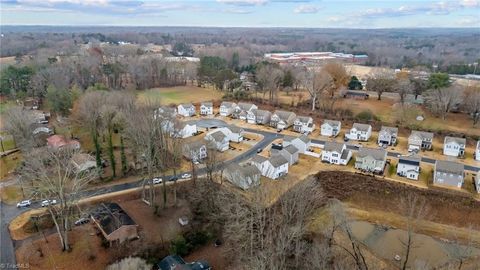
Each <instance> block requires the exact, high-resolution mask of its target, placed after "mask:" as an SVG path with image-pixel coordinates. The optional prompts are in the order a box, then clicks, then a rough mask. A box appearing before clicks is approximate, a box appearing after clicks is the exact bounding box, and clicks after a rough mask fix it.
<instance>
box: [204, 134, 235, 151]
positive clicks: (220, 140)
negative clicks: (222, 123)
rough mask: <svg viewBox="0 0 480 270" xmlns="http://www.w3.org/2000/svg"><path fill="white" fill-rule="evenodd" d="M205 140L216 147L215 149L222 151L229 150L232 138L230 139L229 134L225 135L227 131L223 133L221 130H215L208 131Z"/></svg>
mask: <svg viewBox="0 0 480 270" xmlns="http://www.w3.org/2000/svg"><path fill="white" fill-rule="evenodd" d="M205 140H207V141H208V142H209V143H211V144H212V145H213V146H214V147H215V149H217V150H218V151H220V152H224V151H227V150H228V148H229V147H230V144H229V142H230V140H229V139H228V137H227V135H225V133H223V132H222V131H221V130H215V131H212V132H210V133H208V134H207V135H206V136H205Z"/></svg>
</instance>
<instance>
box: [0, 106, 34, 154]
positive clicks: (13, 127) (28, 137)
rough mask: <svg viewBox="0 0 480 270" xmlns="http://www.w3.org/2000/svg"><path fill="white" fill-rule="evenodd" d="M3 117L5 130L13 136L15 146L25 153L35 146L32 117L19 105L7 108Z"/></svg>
mask: <svg viewBox="0 0 480 270" xmlns="http://www.w3.org/2000/svg"><path fill="white" fill-rule="evenodd" d="M4 117H5V118H4V120H5V122H4V124H5V130H6V131H7V133H8V134H10V135H12V136H13V139H14V140H15V144H16V146H17V147H18V148H20V149H21V150H22V151H25V153H27V151H29V150H31V149H32V148H33V147H34V146H35V142H34V135H33V131H34V130H33V128H32V124H34V123H35V119H34V117H33V116H32V114H31V113H30V111H27V110H25V109H23V108H22V107H20V106H15V107H12V108H10V109H8V110H7V111H6V112H5V116H4Z"/></svg>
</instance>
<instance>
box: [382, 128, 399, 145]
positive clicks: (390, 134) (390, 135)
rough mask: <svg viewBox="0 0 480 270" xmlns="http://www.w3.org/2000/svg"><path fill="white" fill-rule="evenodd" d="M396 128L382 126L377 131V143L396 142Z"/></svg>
mask: <svg viewBox="0 0 480 270" xmlns="http://www.w3.org/2000/svg"><path fill="white" fill-rule="evenodd" d="M397 137H398V128H396V127H387V126H382V128H381V129H380V131H379V132H378V144H379V145H394V144H395V143H396V142H397Z"/></svg>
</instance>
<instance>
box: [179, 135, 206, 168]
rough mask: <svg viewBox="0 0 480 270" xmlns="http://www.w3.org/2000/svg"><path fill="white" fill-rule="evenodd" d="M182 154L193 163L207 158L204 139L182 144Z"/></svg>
mask: <svg viewBox="0 0 480 270" xmlns="http://www.w3.org/2000/svg"><path fill="white" fill-rule="evenodd" d="M182 154H183V156H184V157H185V158H186V159H187V160H191V161H192V162H194V163H197V162H200V161H202V160H203V159H205V158H207V145H206V143H205V142H204V141H200V140H198V141H193V142H189V143H185V144H183V147H182Z"/></svg>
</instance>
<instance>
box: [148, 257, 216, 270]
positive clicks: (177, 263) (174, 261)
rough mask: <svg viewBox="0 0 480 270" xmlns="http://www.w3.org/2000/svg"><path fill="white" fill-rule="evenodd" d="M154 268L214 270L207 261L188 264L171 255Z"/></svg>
mask: <svg viewBox="0 0 480 270" xmlns="http://www.w3.org/2000/svg"><path fill="white" fill-rule="evenodd" d="M154 268H155V269H158V270H212V267H211V266H210V265H209V264H208V262H207V261H204V260H200V261H196V262H191V263H187V262H185V261H184V260H183V259H182V257H180V256H178V255H169V256H167V257H165V258H163V259H162V260H161V261H160V262H158V263H157V265H156V266H155V267H154Z"/></svg>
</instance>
